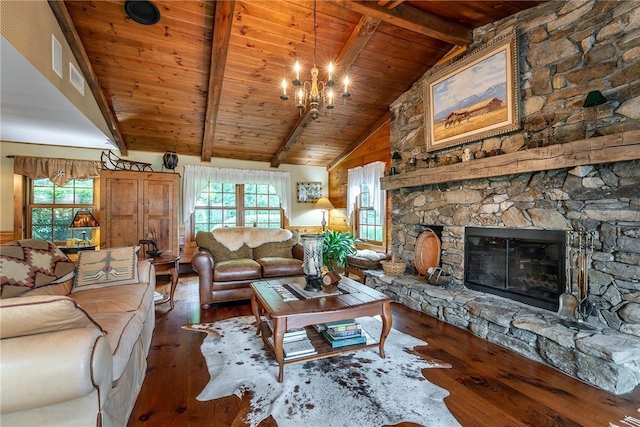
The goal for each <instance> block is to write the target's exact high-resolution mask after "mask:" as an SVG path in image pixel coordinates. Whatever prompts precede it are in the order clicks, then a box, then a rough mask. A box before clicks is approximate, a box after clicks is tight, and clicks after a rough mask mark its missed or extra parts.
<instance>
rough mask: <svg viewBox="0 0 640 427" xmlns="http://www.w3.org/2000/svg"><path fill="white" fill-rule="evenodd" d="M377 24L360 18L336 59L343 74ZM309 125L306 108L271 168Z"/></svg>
mask: <svg viewBox="0 0 640 427" xmlns="http://www.w3.org/2000/svg"><path fill="white" fill-rule="evenodd" d="M378 24H380V20H379V19H376V18H371V17H369V16H366V15H364V16H362V18H360V21H359V22H358V23H357V24H356V26H355V27H354V29H353V31H352V32H351V34H350V35H349V38H348V39H347V41H346V43H345V44H344V46H343V47H342V50H341V51H340V53H339V54H338V57H337V58H336V64H337V66H338V67H340V68H342V69H343V70H344V71H345V73H346V72H347V71H348V70H349V68H350V67H351V64H353V62H354V61H355V60H356V58H357V57H358V55H360V52H361V51H362V49H364V47H365V46H366V45H367V43H368V42H369V39H370V38H371V36H372V35H373V33H374V32H375V30H376V28H377V27H378ZM310 123H311V117H310V110H309V109H308V108H307V110H306V112H305V114H304V115H303V116H302V117H300V118H299V119H298V121H297V122H296V124H295V125H294V126H293V129H292V130H291V132H289V135H287V138H286V139H285V141H284V142H283V143H282V145H280V147H279V148H278V151H276V154H275V155H274V156H273V159H272V160H271V167H274V168H277V167H279V166H280V164H281V163H282V161H283V160H284V159H285V158H286V156H287V154H288V153H289V150H291V147H293V145H294V144H295V143H296V141H297V140H298V138H299V137H300V135H301V134H302V131H303V130H304V129H305V128H306V127H307V126H309V124H310Z"/></svg>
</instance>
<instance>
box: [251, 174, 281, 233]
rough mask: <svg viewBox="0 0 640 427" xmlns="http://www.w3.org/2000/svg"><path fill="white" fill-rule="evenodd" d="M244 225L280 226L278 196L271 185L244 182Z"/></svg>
mask: <svg viewBox="0 0 640 427" xmlns="http://www.w3.org/2000/svg"><path fill="white" fill-rule="evenodd" d="M243 187H244V188H243V190H244V225H246V226H248V227H262V228H281V227H282V208H281V207H280V197H278V196H277V195H276V190H275V188H274V187H273V185H269V184H245V185H244V186H243Z"/></svg>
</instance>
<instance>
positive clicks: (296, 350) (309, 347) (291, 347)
mask: <svg viewBox="0 0 640 427" xmlns="http://www.w3.org/2000/svg"><path fill="white" fill-rule="evenodd" d="M269 343H270V344H271V346H273V347H274V348H275V345H274V342H273V336H270V337H269ZM282 353H283V356H284V360H291V359H295V358H298V357H303V356H310V355H313V354H318V351H317V350H316V348H315V347H314V346H313V344H312V343H311V340H309V338H307V337H306V335H305V336H302V337H301V339H299V340H296V341H288V342H283V343H282Z"/></svg>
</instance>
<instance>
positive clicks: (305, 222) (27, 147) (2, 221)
mask: <svg viewBox="0 0 640 427" xmlns="http://www.w3.org/2000/svg"><path fill="white" fill-rule="evenodd" d="M129 154H130V155H129V156H127V157H122V158H123V159H125V160H133V161H139V162H146V163H151V165H152V169H153V170H154V171H155V172H160V171H162V156H163V154H164V153H150V152H141V151H135V152H134V151H129ZM8 155H19V156H36V157H54V158H57V157H60V158H69V159H81V160H100V156H101V155H102V150H94V149H84V148H68V147H57V146H51V145H37V144H20V143H13V142H1V141H0V156H1V158H0V204H1V208H0V231H10V230H13V159H8V158H7V157H6V156H8ZM185 165H200V166H212V167H220V168H234V169H252V170H274V171H281V172H282V171H284V172H290V173H291V187H292V188H291V202H292V209H291V218H289V224H290V225H291V226H319V225H320V221H322V214H321V213H320V211H316V210H313V204H311V203H297V202H296V200H297V194H296V183H297V182H311V181H314V182H321V183H322V190H323V195H324V196H327V195H328V191H329V189H328V179H329V174H328V172H327V170H326V168H323V167H317V166H296V165H287V164H283V165H281V166H280V167H279V168H277V169H275V168H271V167H270V165H269V163H263V162H248V161H241V160H230V159H220V158H213V159H212V160H211V162H210V163H209V162H201V161H200V157H196V156H179V159H178V167H177V168H176V172H177V173H180V174H181V175H182V172H183V170H184V166H185ZM181 193H182V192H181ZM180 197H181V198H182V194H181V196H180ZM179 212H182V209H180V210H179Z"/></svg>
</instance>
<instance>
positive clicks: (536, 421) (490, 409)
mask: <svg viewBox="0 0 640 427" xmlns="http://www.w3.org/2000/svg"><path fill="white" fill-rule="evenodd" d="M250 314H251V309H250V306H249V303H248V302H242V303H235V304H227V305H223V306H219V307H216V308H214V309H211V310H206V311H202V310H200V307H199V304H198V284H197V276H182V277H180V284H179V285H178V291H177V292H176V304H175V308H174V309H173V310H169V306H168V304H164V305H163V306H158V308H156V316H157V319H156V329H155V332H154V335H153V341H152V344H151V352H150V354H149V359H148V365H149V366H148V372H147V377H146V379H145V382H144V384H143V387H142V391H141V392H140V395H139V397H138V400H137V402H136V406H135V408H134V410H133V413H132V415H131V418H130V420H129V424H128V425H129V426H154V427H155V426H165V425H166V426H186V425H188V426H207V427H227V426H242V425H244V424H243V423H242V422H241V419H242V416H241V414H242V411H243V410H244V409H246V408H247V405H246V403H247V402H246V401H247V399H245V402H243V401H241V400H240V399H238V398H237V397H235V396H233V397H228V398H224V399H218V400H216V401H209V402H200V401H197V400H196V396H197V395H198V394H199V393H200V391H201V390H202V389H203V388H204V386H205V385H206V384H207V382H208V380H209V374H208V371H207V367H206V365H205V361H204V358H203V357H202V355H201V353H200V344H201V343H202V340H203V339H204V337H205V335H204V334H201V333H197V332H192V331H186V330H183V329H182V328H181V326H182V325H184V324H187V323H198V322H214V321H217V320H221V319H226V318H230V317H235V316H241V315H250ZM393 327H394V328H395V329H397V330H399V331H402V332H404V333H408V334H410V335H413V336H414V337H417V338H420V339H422V340H424V341H427V342H428V343H429V345H428V346H426V347H424V348H422V349H421V351H420V352H421V354H423V355H424V357H425V358H426V359H438V360H441V361H446V362H448V363H450V364H451V365H452V368H451V369H425V370H424V371H423V374H424V375H425V377H426V378H427V379H428V380H429V381H431V382H432V383H434V384H437V385H439V386H441V387H443V388H445V389H447V390H448V391H449V393H450V396H449V397H448V398H446V399H445V403H446V404H447V406H448V407H449V409H450V410H451V412H452V413H453V415H454V416H455V417H456V418H457V419H458V421H459V422H460V424H462V425H463V426H468V427H482V426H487V427H499V426H505V427H506V426H509V427H517V426H536V427H538V426H605V427H606V426H609V422H613V423H616V424H618V425H622V424H621V423H620V422H619V420H620V419H623V418H624V416H625V415H631V416H636V417H639V418H640V414H638V412H636V411H637V409H638V408H640V389H637V390H636V391H635V392H634V393H632V394H627V395H624V396H614V395H612V394H609V393H606V392H603V391H600V390H598V389H596V388H594V387H591V386H588V385H586V384H584V383H582V382H580V381H578V380H575V379H572V378H570V377H568V376H566V375H564V374H562V373H560V372H559V371H557V370H555V369H553V368H550V367H548V366H545V365H542V364H540V363H537V362H533V361H530V360H528V359H526V358H524V357H521V356H519V355H517V354H515V353H513V352H511V351H509V350H506V349H504V348H502V347H499V346H496V345H493V344H490V343H488V342H486V341H484V340H481V339H479V338H477V337H475V336H473V335H472V334H471V333H469V332H467V331H464V330H462V329H459V328H456V327H454V326H451V325H448V324H446V323H443V322H440V321H438V320H436V319H434V318H432V317H430V316H427V315H425V314H422V313H419V312H416V311H413V310H410V309H408V308H405V307H403V306H400V305H397V304H394V306H393ZM275 374H276V373H275V372H274V375H275ZM266 426H276V424H275V422H274V421H273V420H267V421H266V422H263V423H262V427H266ZM301 427H302V426H301ZM305 427H306V426H305ZM429 427H438V426H429Z"/></svg>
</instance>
